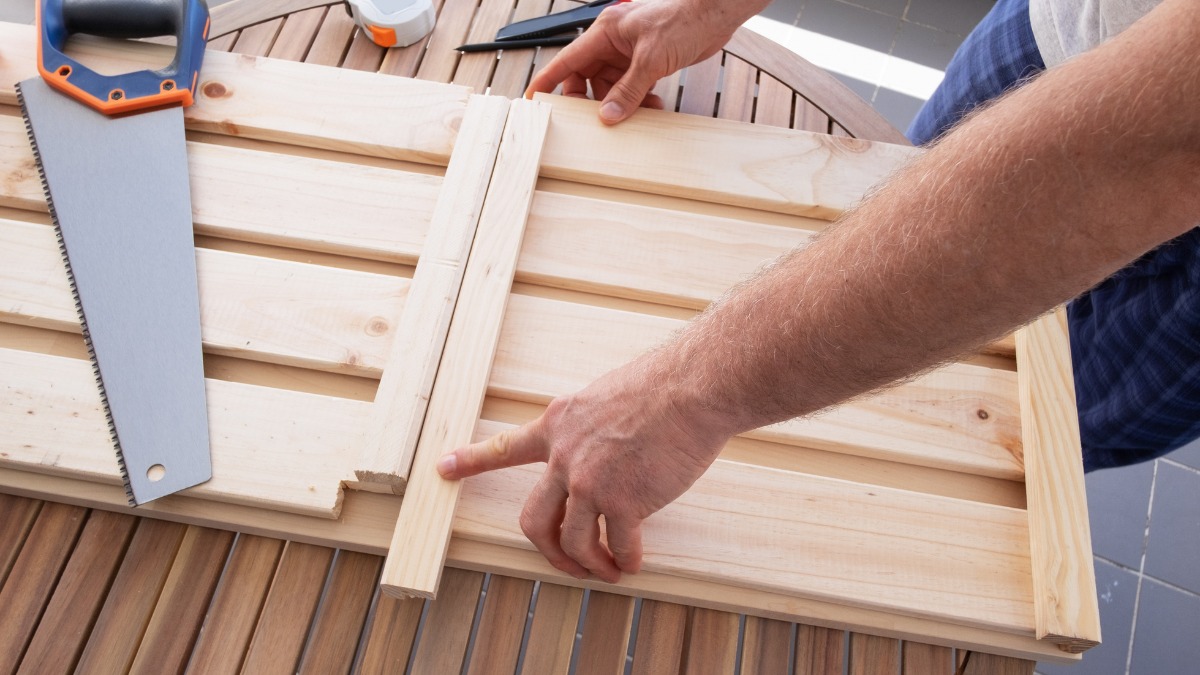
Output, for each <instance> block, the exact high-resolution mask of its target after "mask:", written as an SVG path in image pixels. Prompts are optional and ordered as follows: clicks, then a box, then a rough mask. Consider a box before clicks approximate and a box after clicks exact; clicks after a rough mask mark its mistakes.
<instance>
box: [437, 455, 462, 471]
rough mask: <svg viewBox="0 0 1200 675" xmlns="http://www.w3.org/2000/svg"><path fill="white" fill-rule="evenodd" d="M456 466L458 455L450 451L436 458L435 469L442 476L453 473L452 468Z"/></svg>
mask: <svg viewBox="0 0 1200 675" xmlns="http://www.w3.org/2000/svg"><path fill="white" fill-rule="evenodd" d="M456 467H458V455H455V454H454V453H450V454H449V455H445V456H443V457H442V458H441V459H439V460H438V463H437V470H438V473H440V474H442V475H443V476H448V475H450V474H452V473H454V469H455V468H456Z"/></svg>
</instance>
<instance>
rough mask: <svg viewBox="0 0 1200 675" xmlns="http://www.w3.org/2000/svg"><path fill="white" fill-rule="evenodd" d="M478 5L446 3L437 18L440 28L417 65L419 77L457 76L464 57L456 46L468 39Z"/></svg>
mask: <svg viewBox="0 0 1200 675" xmlns="http://www.w3.org/2000/svg"><path fill="white" fill-rule="evenodd" d="M475 7H476V5H475V3H473V2H447V3H443V4H442V9H441V12H439V13H438V17H437V30H435V31H434V32H433V33H432V34H430V35H429V40H428V42H426V44H425V56H424V58H422V59H421V65H420V67H419V68H417V73H416V77H417V78H418V79H421V80H432V81H434V82H449V81H450V79H451V78H452V77H453V76H454V69H455V68H457V67H458V60H459V58H460V56H461V55H460V54H459V53H458V52H457V51H455V49H454V48H455V47H457V46H459V45H461V44H463V43H464V42H466V38H467V31H468V30H469V29H470V27H471V19H472V18H473V16H474V15H475Z"/></svg>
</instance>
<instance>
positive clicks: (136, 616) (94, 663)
mask: <svg viewBox="0 0 1200 675" xmlns="http://www.w3.org/2000/svg"><path fill="white" fill-rule="evenodd" d="M186 530H187V528H186V527H184V526H182V525H177V524H175V523H164V522H161V521H157V520H150V519H142V520H139V521H138V524H137V531H136V532H134V534H133V539H132V540H131V541H130V542H129V549H128V550H127V551H126V552H125V558H124V560H123V561H122V562H121V569H120V571H118V572H117V576H116V578H115V579H114V580H113V584H112V588H110V589H109V591H108V596H107V598H106V599H105V601H104V608H103V609H101V610H100V616H99V617H98V618H97V619H96V624H95V627H94V628H92V633H91V636H90V637H89V639H88V643H87V647H85V648H84V650H83V654H82V655H81V656H80V657H79V665H78V666H77V667H76V670H75V672H77V673H98V672H114V671H115V672H128V670H129V667H130V665H132V663H133V659H134V656H135V655H136V654H137V650H138V647H139V645H141V643H142V636H143V634H144V633H145V631H146V626H147V624H149V622H150V617H151V615H152V614H153V612H154V606H155V605H156V604H157V603H158V599H159V595H160V594H161V593H162V589H163V585H164V584H165V583H166V581H167V575H168V574H169V572H170V570H171V561H173V560H174V559H175V554H176V552H178V550H179V545H180V543H181V542H182V541H183V535H184V532H185V531H186Z"/></svg>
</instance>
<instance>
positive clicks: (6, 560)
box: [0, 495, 42, 589]
mask: <svg viewBox="0 0 1200 675" xmlns="http://www.w3.org/2000/svg"><path fill="white" fill-rule="evenodd" d="M41 510H42V502H40V501H37V500H35V499H25V498H23V497H14V496H12V495H0V513H3V514H4V517H3V518H0V589H2V588H4V582H5V580H6V579H8V573H9V572H11V571H12V566H13V563H15V562H16V561H17V556H18V554H20V553H21V547H22V546H23V545H24V543H25V537H26V535H28V534H29V530H30V528H32V527H33V523H34V521H36V520H37V514H38V512H39V511H41Z"/></svg>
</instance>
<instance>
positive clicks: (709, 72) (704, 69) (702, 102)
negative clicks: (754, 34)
mask: <svg viewBox="0 0 1200 675" xmlns="http://www.w3.org/2000/svg"><path fill="white" fill-rule="evenodd" d="M723 57H724V54H722V53H721V52H717V53H716V54H713V55H712V56H710V57H708V58H707V59H704V60H703V61H701V62H699V63H696V64H693V65H691V66H688V68H687V70H686V71H684V72H683V74H682V82H683V93H681V94H680V96H679V112H681V113H686V114H689V115H697V116H700V117H712V116H713V113H715V112H716V110H717V91H719V90H720V88H721V59H722V58H723ZM639 114H641V113H639Z"/></svg>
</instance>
